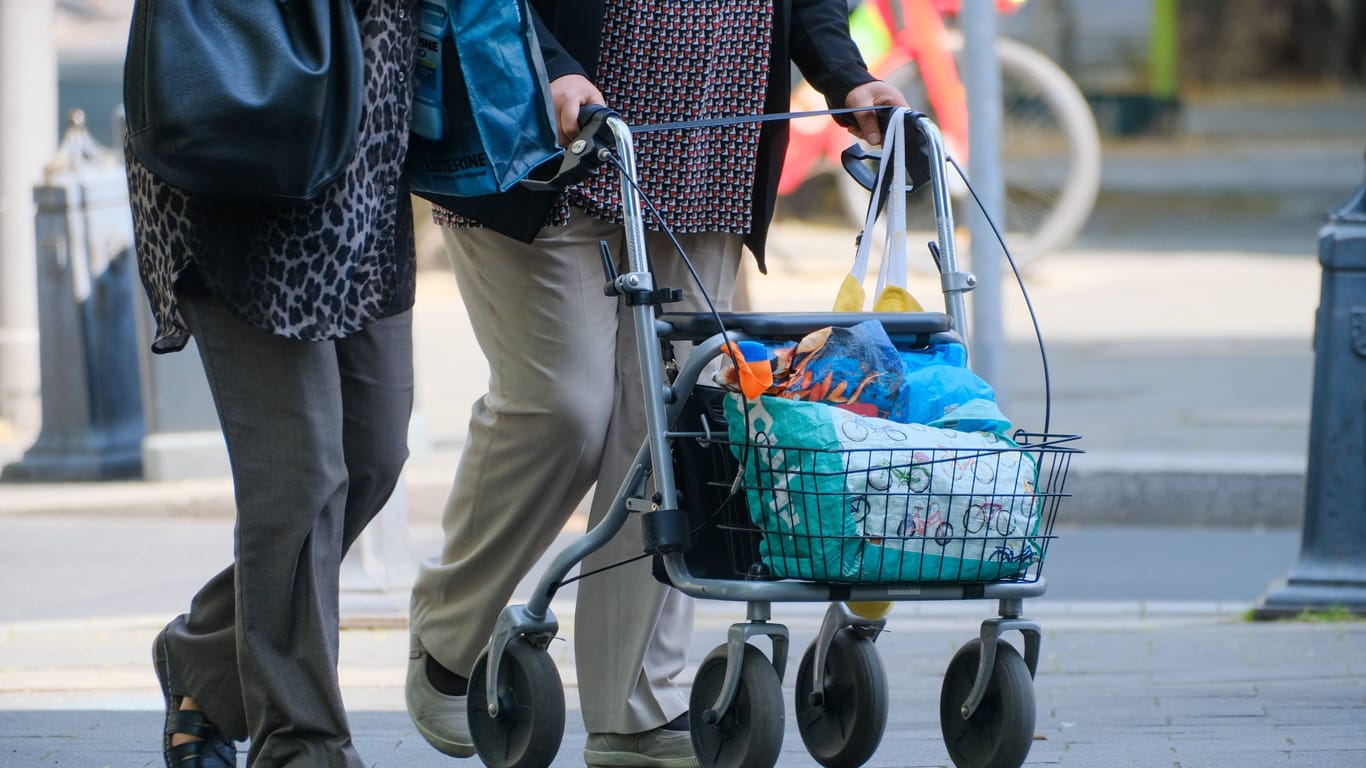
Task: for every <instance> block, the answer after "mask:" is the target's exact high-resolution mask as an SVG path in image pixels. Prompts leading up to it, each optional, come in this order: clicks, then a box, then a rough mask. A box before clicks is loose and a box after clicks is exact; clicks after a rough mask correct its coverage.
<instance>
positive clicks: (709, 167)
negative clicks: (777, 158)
mask: <svg viewBox="0 0 1366 768" xmlns="http://www.w3.org/2000/svg"><path fill="white" fill-rule="evenodd" d="M772 33H773V1H772V0H730V2H712V1H711V0H707V1H705V2H699V1H698V0H607V1H606V7H605V16H604V19H603V37H602V53H601V55H600V57H599V61H598V69H597V72H598V74H597V83H596V85H597V86H598V89H599V90H601V91H602V95H603V98H604V99H605V100H606V101H607V104H608V106H610V107H612V108H613V109H615V110H616V111H617V112H618V113H619V114H620V115H621V116H622V119H623V120H625V121H626V122H627V124H629V125H633V126H636V125H647V124H652V123H666V122H682V121H693V120H706V119H714V118H718V117H730V116H735V115H757V114H760V113H762V112H763V107H764V92H765V88H766V87H767V85H768V63H769V50H770V46H771V44H772ZM758 146H759V124H758V123H742V124H738V125H729V126H722V127H715V128H692V129H686V130H666V131H658V132H651V133H644V134H638V135H636V136H635V148H636V160H637V166H638V167H637V172H638V173H639V175H640V178H639V179H637V181H638V183H639V184H640V186H641V189H642V190H643V192H644V195H645V196H646V197H647V198H648V199H649V200H651V201H652V202H653V203H654V205H655V207H656V208H657V209H659V211H660V213H661V214H662V215H663V216H664V218H665V221H667V222H668V225H669V228H670V229H672V230H673V231H675V232H678V233H696V232H727V233H732V234H746V233H748V232H749V229H750V203H751V188H752V185H753V183H754V164H755V158H756V155H757V152H758ZM620 183H621V182H620V179H619V176H618V174H617V173H616V172H615V170H614V169H611V168H604V169H602V170H601V171H599V172H598V173H597V174H596V175H595V176H594V177H593V178H591V179H589V180H587V181H585V182H583V183H581V184H579V185H577V186H575V187H573V188H571V189H569V190H568V191H567V192H566V194H565V195H564V196H563V197H562V198H561V200H560V202H559V204H558V205H557V206H556V207H555V208H554V209H553V210H552V212H551V215H550V220H549V221H547V222H546V224H547V225H550V226H559V225H563V224H565V223H567V222H568V221H569V208H570V206H571V205H573V206H577V207H581V208H583V209H584V210H585V211H587V212H588V213H590V214H591V215H593V216H596V217H598V218H600V219H603V220H605V221H610V222H620V221H621V220H622V218H621V200H620V197H621V195H620ZM435 217H436V221H437V223H438V224H444V225H446V226H471V225H473V222H470V221H469V220H466V219H464V218H462V217H460V216H457V215H455V214H452V213H451V212H449V211H446V210H444V209H441V208H437V209H436V211H435ZM646 225H647V226H648V227H649V228H651V229H658V224H657V222H655V221H654V219H653V218H651V217H650V216H649V215H648V214H647V216H646Z"/></svg>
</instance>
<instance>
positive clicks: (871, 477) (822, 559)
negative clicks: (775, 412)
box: [673, 387, 1080, 584]
mask: <svg viewBox="0 0 1366 768" xmlns="http://www.w3.org/2000/svg"><path fill="white" fill-rule="evenodd" d="M724 397H725V393H724V392H723V391H721V390H717V389H714V388H710V387H698V388H696V389H695V390H694V392H693V394H692V396H691V397H690V398H689V402H688V403H687V404H686V405H685V408H684V411H683V413H682V415H681V416H680V418H679V420H678V423H677V425H676V429H675V431H674V433H673V434H674V458H675V469H676V477H677V482H678V484H679V488H680V491H681V494H682V499H683V502H682V506H683V508H684V509H685V511H686V512H687V514H688V519H689V523H690V526H691V530H692V536H691V538H690V542H691V546H690V547H689V550H688V552H687V553H686V554H685V558H686V559H687V562H688V565H689V568H690V570H692V572H693V573H695V574H697V575H699V576H704V577H710V578H728V579H733V578H741V579H755V578H762V579H799V580H804V581H813V582H822V583H865V584H866V583H878V584H886V583H927V582H933V583H986V582H1000V581H1009V582H1032V581H1037V580H1038V579H1039V577H1040V575H1041V573H1042V569H1043V563H1044V560H1045V558H1046V556H1047V552H1048V546H1049V543H1050V542H1051V541H1052V539H1053V538H1054V534H1053V525H1054V522H1055V520H1056V519H1057V512H1058V507H1059V505H1060V504H1061V503H1062V500H1063V499H1064V498H1066V497H1067V494H1066V493H1065V492H1064V491H1063V486H1064V483H1065V481H1066V478H1067V470H1068V468H1069V466H1070V464H1071V458H1072V456H1073V455H1074V454H1075V453H1079V452H1080V451H1079V450H1078V449H1077V448H1074V447H1071V446H1070V445H1069V444H1070V443H1072V442H1073V441H1075V440H1076V439H1077V438H1076V437H1074V436H1070V435H1043V434H1032V433H1025V432H1018V433H1016V434H1014V435H1013V436H1012V437H1013V440H1014V444H1013V445H1012V446H1011V447H1009V448H1006V449H993V450H970V449H962V448H956V449H946V448H932V447H926V448H917V449H914V450H906V449H898V450H888V449H845V450H816V449H811V448H804V447H801V446H780V445H759V444H756V443H755V442H753V441H746V442H743V443H737V442H733V441H731V440H730V439H728V431H727V428H726V420H725V412H724V409H723V407H722V403H723V402H724Z"/></svg>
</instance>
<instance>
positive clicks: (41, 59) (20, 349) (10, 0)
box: [0, 0, 57, 430]
mask: <svg viewBox="0 0 1366 768" xmlns="http://www.w3.org/2000/svg"><path fill="white" fill-rule="evenodd" d="M55 8H56V4H55V2H54V0H0V422H6V421H8V422H10V423H12V424H14V425H15V426H17V427H19V428H21V429H25V430H27V429H32V428H35V427H37V426H38V421H39V408H38V403H39V396H38V391H39V373H38V303H37V298H36V297H37V294H38V291H37V276H36V271H35V265H34V261H33V253H34V247H35V246H34V236H33V215H34V207H33V187H34V185H35V184H37V183H38V182H39V181H40V180H41V179H42V176H43V163H44V162H46V161H47V159H48V158H50V157H52V154H53V152H54V151H55V150H56V148H57V54H56V45H55V43H54V42H53V36H52V26H53V19H54V14H55Z"/></svg>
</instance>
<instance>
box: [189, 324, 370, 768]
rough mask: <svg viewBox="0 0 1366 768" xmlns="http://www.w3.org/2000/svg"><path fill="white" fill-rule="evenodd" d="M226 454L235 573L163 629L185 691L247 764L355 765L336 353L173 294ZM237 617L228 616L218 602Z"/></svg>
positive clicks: (344, 485)
mask: <svg viewBox="0 0 1366 768" xmlns="http://www.w3.org/2000/svg"><path fill="white" fill-rule="evenodd" d="M182 308H183V309H184V310H185V312H186V316H187V319H188V320H189V323H190V327H191V330H192V331H193V332H194V336H195V340H196V342H197V343H198V346H199V353H200V356H201V358H202V359H203V362H204V368H205V372H206V374H207V375H208V380H209V384H210V390H211V392H212V393H213V396H214V402H215V405H216V406H217V409H218V415H219V420H220V422H221V424H222V426H223V433H224V437H225V439H226V441H227V446H228V455H229V458H230V460H231V462H232V474H233V483H234V489H235V495H236V501H237V532H236V545H235V558H234V560H235V569H234V571H235V578H234V579H233V580H232V586H233V592H232V594H231V596H229V595H228V594H227V593H226V589H225V586H226V584H227V580H226V578H224V576H223V575H220V577H218V578H216V579H215V580H213V581H211V582H210V584H209V585H207V586H206V591H205V592H201V594H200V595H199V596H197V597H196V599H195V602H194V604H193V605H192V607H191V612H190V614H189V615H188V616H187V617H182V619H181V620H177V622H173V623H172V625H171V627H170V628H168V637H167V639H168V644H167V647H168V651H169V655H170V657H171V659H172V660H173V663H174V664H175V666H176V668H177V670H178V674H179V676H180V678H181V679H182V680H183V682H184V685H185V688H186V691H187V692H188V693H189V694H190V695H192V696H193V697H194V699H195V701H196V702H197V703H198V704H199V706H200V707H201V708H202V709H203V710H204V711H205V713H206V714H207V715H208V716H209V717H210V718H211V719H212V720H214V722H216V723H218V724H219V726H220V727H221V728H223V730H224V732H225V733H227V734H229V735H230V736H233V737H234V738H241V737H243V736H248V735H249V736H250V738H251V750H250V753H249V755H248V763H249V764H255V763H257V762H258V761H260V762H261V764H276V763H278V764H286V763H288V762H290V761H291V760H300V761H301V762H304V763H306V764H310V765H320V766H322V765H326V766H360V765H361V761H360V758H359V756H358V755H357V754H356V752H355V749H354V747H353V746H352V744H351V736H350V730H349V727H348V725H347V722H346V715H345V711H344V709H343V707H342V700H341V693H340V689H339V687H338V684H337V670H336V662H337V647H338V617H337V599H338V595H337V593H338V584H337V581H338V571H339V568H340V564H341V550H342V541H343V529H344V515H345V509H346V506H347V490H348V482H347V474H346V463H345V455H344V452H343V423H344V420H343V407H342V401H343V398H342V393H341V384H340V374H339V370H338V363H337V352H336V347H335V345H334V344H331V343H306V342H298V341H291V340H288V339H283V338H280V337H277V336H273V335H271V334H269V333H266V332H264V331H260V330H257V329H254V328H251V327H248V326H246V325H245V324H243V323H242V322H240V321H239V320H237V319H236V318H235V317H233V316H232V315H231V314H230V313H228V312H227V310H225V309H223V308H222V307H221V306H220V305H219V304H217V302H215V301H213V300H212V299H206V298H190V299H189V300H186V301H183V302H182ZM230 604H231V605H232V606H233V613H234V616H235V619H234V621H233V622H232V623H231V624H229V625H226V626H225V625H224V623H223V620H224V617H225V616H226V615H227V613H228V609H227V606H228V605H230Z"/></svg>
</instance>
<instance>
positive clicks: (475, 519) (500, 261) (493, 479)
mask: <svg viewBox="0 0 1366 768" xmlns="http://www.w3.org/2000/svg"><path fill="white" fill-rule="evenodd" d="M624 234H625V233H624V230H623V228H622V227H621V225H616V224H609V223H606V222H603V221H600V220H598V219H596V218H594V217H591V216H588V215H586V214H584V213H583V212H581V211H578V210H575V211H574V216H573V221H572V222H571V223H570V224H569V225H568V226H565V227H553V228H546V229H544V230H542V232H541V234H540V236H539V238H538V239H537V241H536V242H535V243H534V244H533V245H527V244H525V243H522V242H519V241H516V240H513V239H510V238H507V237H503V236H501V235H498V234H496V233H494V232H491V231H488V230H483V229H447V230H445V231H444V236H445V239H446V244H447V253H448V255H449V256H450V259H451V263H452V266H453V268H454V270H455V275H456V279H457V282H458V284H459V287H460V294H461V298H462V299H463V301H464V303H465V307H466V309H467V311H468V313H469V319H470V323H471V325H472V326H473V329H474V333H475V337H476V340H477V341H478V343H479V346H480V348H481V349H482V350H483V352H484V355H485V356H486V357H487V358H488V361H489V368H490V371H491V374H490V380H489V391H488V393H487V394H485V395H484V396H483V397H482V398H480V399H479V400H478V401H477V402H476V403H475V404H474V406H473V409H472V413H471V416H470V424H469V436H468V439H467V442H466V443H465V448H464V452H463V455H462V456H461V460H460V465H459V467H458V469H457V471H456V476H455V483H454V486H453V488H452V489H451V494H450V497H449V498H448V500H447V503H446V508H445V512H444V516H443V518H442V527H443V531H444V535H445V544H444V547H443V550H442V553H441V556H440V558H439V559H435V558H434V559H430V560H427V561H425V562H424V563H422V565H421V566H420V568H419V572H418V576H417V580H416V583H415V585H414V587H413V595H412V614H411V616H412V631H413V633H414V635H415V636H416V637H417V639H418V640H419V642H421V643H422V645H423V647H425V648H426V649H427V651H428V652H429V653H431V654H432V656H433V657H434V658H435V659H436V660H437V661H439V662H440V663H441V664H442V665H443V666H445V667H446V668H448V669H451V670H452V671H454V672H456V673H458V674H461V675H468V674H469V672H470V671H471V669H472V668H473V666H474V662H475V659H476V658H477V656H478V654H479V652H480V651H481V650H482V649H483V648H484V646H485V644H486V643H487V642H488V639H489V635H490V633H491V632H492V630H493V625H494V622H495V620H496V619H497V616H498V613H499V611H500V610H502V608H503V607H504V606H505V605H506V604H507V602H508V600H509V598H510V597H511V596H512V594H513V591H514V590H515V589H516V587H517V584H518V582H519V581H520V580H521V579H522V578H523V577H524V576H525V574H526V573H527V571H528V570H529V569H530V567H531V566H532V565H533V564H534V563H535V561H536V560H537V558H539V557H540V556H541V555H542V553H544V552H545V550H546V549H547V547H548V546H549V545H550V544H551V542H552V541H553V540H554V538H555V536H556V535H557V534H558V533H559V532H560V530H561V529H562V528H563V527H564V525H565V523H566V522H567V520H568V519H569V516H570V515H571V514H572V513H573V512H574V510H575V508H576V507H577V506H578V505H579V503H580V502H581V501H582V499H583V498H584V496H585V494H587V492H588V491H589V489H590V488H591V487H593V486H594V484H595V483H596V487H597V491H596V492H595V493H594V496H593V502H592V507H591V511H590V516H589V523H590V525H591V524H594V523H596V522H597V521H598V520H599V519H601V518H602V517H603V516H604V515H605V514H606V512H607V509H608V508H609V507H610V505H611V501H612V499H613V497H614V496H615V495H616V493H617V491H618V489H619V486H620V484H621V481H622V479H623V478H624V477H625V475H626V472H627V469H628V468H629V465H630V462H631V461H632V460H633V459H634V458H635V454H636V451H637V450H638V449H639V448H640V445H641V441H642V440H643V439H644V435H645V417H644V408H643V407H642V405H641V398H642V391H641V390H642V388H641V383H640V368H639V363H638V360H637V352H636V340H635V327H634V325H633V323H632V320H631V316H630V308H629V307H626V306H625V304H624V303H623V302H622V301H620V300H618V299H615V298H609V297H606V296H604V295H603V292H602V288H603V284H604V283H605V277H604V275H603V272H602V260H601V255H600V250H599V245H598V243H599V241H606V242H607V243H608V244H609V245H610V246H611V249H612V253H613V255H614V256H615V257H616V258H617V261H618V269H619V270H621V271H625V264H624V262H625V258H626V256H625V254H626V247H625V237H624ZM678 239H679V241H680V242H681V244H682V245H683V248H684V249H685V250H686V251H687V253H688V255H689V257H690V258H691V260H692V261H693V263H694V266H695V268H696V269H697V271H698V274H699V276H700V277H701V279H702V281H703V283H704V285H705V286H706V289H707V292H708V294H710V295H711V296H712V298H713V302H714V303H715V304H716V307H717V309H718V310H724V309H726V308H727V307H729V305H730V300H731V296H732V294H733V292H734V288H735V276H736V273H737V271H738V268H739V260H740V251H741V242H742V238H741V236H739V235H728V234H714V233H708V234H696V235H681V236H679V237H678ZM647 249H648V251H649V253H650V258H651V266H652V268H653V271H654V275H655V286H656V287H670V288H680V289H682V290H683V292H684V295H685V298H684V301H683V302H681V303H679V304H670V305H666V307H665V310H675V311H685V310H700V309H704V308H705V303H704V302H703V301H702V299H701V298H700V295H699V293H698V289H697V286H696V285H695V283H694V282H693V279H692V277H691V276H690V274H689V273H688V271H687V269H686V267H685V266H684V264H683V262H682V260H681V259H680V258H679V257H678V255H677V252H676V250H675V249H674V247H673V245H672V244H671V243H670V242H669V240H668V238H667V237H666V236H665V235H663V234H660V233H653V232H652V233H648V235H647ZM642 551H643V550H642V543H641V534H640V524H639V518H638V517H636V516H634V515H633V516H632V517H631V518H630V520H629V521H628V523H627V525H626V527H625V528H623V530H622V531H621V532H620V533H619V534H618V535H617V536H616V537H614V538H613V539H612V541H611V542H609V543H608V544H607V545H606V546H604V547H603V548H602V549H600V550H599V551H597V552H595V553H594V554H593V555H592V556H590V557H589V558H587V559H586V560H585V561H584V563H583V564H582V570H583V571H584V572H588V571H591V570H593V569H596V568H600V567H603V566H605V565H610V564H613V563H618V562H621V561H624V560H627V559H630V558H632V557H636V556H638V555H640V554H641V553H642ZM691 633H692V605H691V601H690V600H689V599H688V598H687V597H685V596H684V595H682V594H681V593H679V592H677V591H676V590H673V589H671V588H668V587H665V586H664V585H662V584H660V583H659V582H657V581H656V580H655V579H654V577H653V576H652V575H651V572H650V561H649V559H648V558H647V559H642V560H638V561H636V562H633V563H630V564H629V565H625V566H622V567H618V568H613V569H611V570H608V571H606V572H604V573H601V574H597V575H592V576H589V577H587V578H585V579H583V580H582V581H580V582H578V604H577V608H576V615H575V619H574V622H573V635H574V637H573V640H574V643H575V646H574V647H575V656H576V659H577V673H578V681H579V694H580V702H581V705H582V712H583V720H584V725H585V727H586V729H587V730H588V732H590V733H599V732H608V733H639V732H641V731H646V730H650V729H653V728H657V727H659V726H661V725H663V724H665V723H667V722H669V721H670V720H672V719H674V718H675V717H677V716H678V715H680V714H682V713H683V712H685V711H686V710H687V708H688V695H687V692H686V691H685V690H683V689H682V687H681V686H679V685H678V683H677V682H676V678H677V676H678V674H679V673H680V672H681V671H682V670H683V667H684V665H685V664H686V661H687V649H688V645H689V640H690V637H691Z"/></svg>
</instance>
